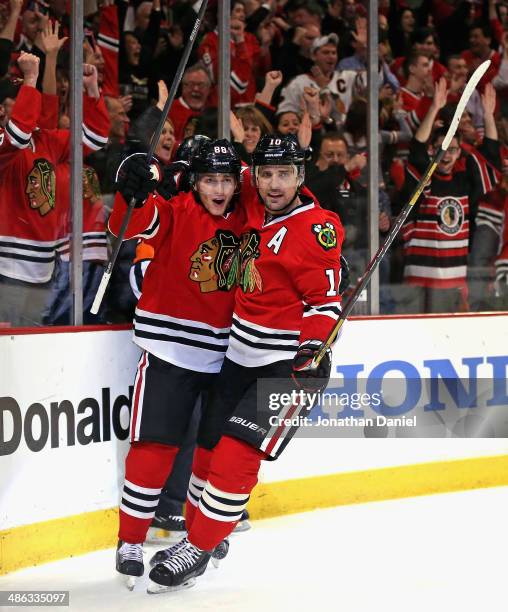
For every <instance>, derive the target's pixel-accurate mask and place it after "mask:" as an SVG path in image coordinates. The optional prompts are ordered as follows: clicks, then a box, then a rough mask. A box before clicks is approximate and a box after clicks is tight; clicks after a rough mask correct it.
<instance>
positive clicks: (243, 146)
mask: <svg viewBox="0 0 508 612" xmlns="http://www.w3.org/2000/svg"><path fill="white" fill-rule="evenodd" d="M83 3H84V13H85V23H84V33H85V37H84V39H85V42H84V46H83V58H84V62H85V76H84V81H85V92H84V94H85V117H84V126H83V144H84V174H83V185H84V197H83V203H82V205H83V218H84V228H83V244H84V250H83V285H84V299H85V303H84V315H85V316H84V318H85V322H86V323H105V322H122V321H129V320H130V319H131V317H132V312H133V308H134V305H135V300H136V296H135V295H134V294H133V293H132V291H131V289H130V286H129V272H130V269H131V265H132V263H133V262H134V261H135V260H136V259H139V253H138V254H136V244H130V243H126V244H125V245H124V246H123V247H122V252H121V258H120V263H119V265H118V266H117V267H116V270H115V275H114V278H113V279H112V283H111V287H110V290H109V292H108V296H107V300H106V302H105V304H104V305H103V307H102V309H101V311H100V313H99V315H98V316H95V315H92V314H91V313H90V311H89V309H90V305H91V301H92V299H93V296H94V294H95V290H96V288H97V284H98V282H99V280H100V276H101V273H102V269H103V267H104V264H105V262H106V259H107V249H108V237H107V232H106V223H107V217H108V214H109V210H110V207H111V203H112V198H113V194H114V190H115V174H116V169H117V167H118V165H119V162H120V161H121V160H122V158H123V157H125V156H126V155H127V154H129V153H131V152H133V151H146V150H147V149H148V147H149V143H150V137H151V135H152V133H153V131H154V128H155V125H156V124H157V121H158V119H159V117H160V114H161V112H162V108H163V106H164V102H165V100H166V99H167V95H168V88H169V87H170V85H171V83H172V80H173V78H174V76H175V72H176V69H177V66H178V63H179V61H180V59H181V57H182V54H183V52H184V46H185V43H186V41H187V40H188V38H189V35H190V32H191V31H192V28H193V27H194V23H195V19H196V16H197V12H198V10H199V7H200V4H201V2H200V1H199V0H198V1H197V2H194V1H193V0H188V1H186V0H153V1H145V0H144V1H139V0H83ZM367 9H368V2H367V1H366V0H363V1H355V0H270V1H268V2H262V1H261V0H232V2H231V30H230V36H231V42H230V45H231V51H230V58H231V74H230V91H231V107H232V114H231V141H232V142H234V144H235V147H236V148H237V150H238V152H239V154H240V156H241V158H242V160H243V161H244V162H245V163H247V164H249V163H250V161H251V154H252V152H253V150H254V148H255V146H256V143H257V142H258V140H259V139H260V137H261V136H262V135H263V134H266V133H281V134H289V133H290V134H294V137H295V138H296V139H298V142H299V143H300V145H301V146H302V147H303V148H305V149H306V150H307V162H306V184H307V186H308V187H309V188H310V189H311V190H312V191H313V192H314V193H315V195H316V196H317V197H318V199H319V201H320V202H321V205H322V206H323V207H325V208H328V209H331V210H334V211H335V212H337V213H338V214H339V216H340V217H341V220H342V222H343V224H344V226H345V230H346V239H345V244H344V254H345V255H346V258H347V259H348V260H349V263H350V268H351V277H352V281H353V283H354V282H356V280H357V279H358V277H359V276H360V275H361V274H362V272H363V270H364V269H365V267H366V265H367V263H368V205H367V187H368V185H367V180H368V179H367V177H368V174H367V169H368V163H369V151H368V148H367V86H368V83H367V39H368V28H369V27H376V28H378V38H379V48H378V50H379V75H378V76H379V79H378V84H379V152H380V165H379V184H380V191H379V217H378V221H379V234H380V240H383V239H384V237H385V236H386V234H387V233H388V232H389V230H390V228H391V226H392V224H393V221H394V219H395V217H396V215H397V213H398V212H399V211H400V209H401V207H402V206H403V205H404V203H405V202H406V201H407V198H408V194H409V193H410V191H411V189H412V188H413V187H414V184H415V181H418V179H419V177H420V176H421V175H422V173H423V170H424V167H425V164H426V163H427V162H428V160H429V155H432V153H433V152H434V151H435V150H436V147H437V146H439V143H440V139H441V141H442V138H443V133H442V131H443V128H446V127H447V126H448V125H449V123H450V120H451V117H452V116H453V113H454V110H455V108H456V104H457V102H458V100H459V98H460V95H461V93H462V91H463V89H464V86H465V84H466V82H467V79H468V77H469V75H470V74H471V73H472V71H474V69H475V68H476V67H477V66H478V65H479V64H480V63H481V62H483V61H484V60H486V59H490V61H491V64H490V67H489V69H488V71H487V73H486V75H485V76H484V78H483V79H482V81H481V82H480V85H479V87H478V90H477V91H476V92H475V93H474V94H473V96H472V98H471V100H470V101H469V103H468V105H467V109H466V111H465V112H464V115H463V117H462V119H461V122H460V125H459V129H458V132H457V137H456V138H455V139H454V140H453V141H452V144H451V146H450V148H449V150H448V152H447V154H446V156H445V157H444V158H443V160H442V162H441V163H440V166H439V167H438V169H437V171H436V173H435V176H434V178H433V180H432V182H431V184H430V185H429V186H428V188H427V189H426V190H425V192H424V194H423V196H422V198H421V200H420V202H419V204H418V205H417V206H415V207H414V210H413V212H412V214H411V216H410V218H409V219H408V222H407V223H406V224H405V226H404V228H403V231H402V232H401V235H400V236H399V237H398V238H397V239H396V241H395V243H394V245H393V246H392V248H391V249H390V251H389V252H388V254H387V256H386V258H385V260H384V261H383V262H382V265H381V269H380V278H381V292H380V298H381V312H382V313H387V314H392V313H412V312H450V311H467V310H472V311H479V310H485V309H498V310H499V309H507V308H508V235H507V231H506V227H507V225H508V223H506V215H507V214H508V159H507V157H508V156H507V152H508V2H505V1H504V0H502V1H497V0H411V1H410V0H379V15H378V23H377V24H368V21H367V12H368V10H367ZM217 12H218V11H217V1H214V0H210V2H209V5H208V8H207V11H206V15H205V21H204V25H203V27H202V29H201V31H200V34H199V37H198V41H197V43H196V45H195V47H194V49H193V51H192V53H191V57H190V61H189V63H188V65H187V69H186V71H185V73H184V76H183V79H182V82H181V86H180V88H179V91H178V94H177V97H176V99H175V102H174V103H173V105H172V108H171V111H170V113H169V117H168V120H167V121H166V124H165V126H164V130H163V133H162V136H161V139H160V140H159V143H158V146H157V150H156V156H157V158H158V160H159V162H160V163H161V164H163V165H167V164H170V163H171V162H172V161H173V159H174V156H175V153H176V150H177V148H178V146H179V144H180V143H181V142H182V140H183V139H184V138H186V137H190V136H195V135H198V134H202V135H206V136H209V137H216V136H217V129H218V128H217V126H218V120H217V117H218V114H217V104H218V94H217V80H218V31H217ZM69 35H70V2H69V1H68V0H29V1H26V0H0V128H1V130H0V207H1V211H2V213H1V215H0V224H2V227H1V228H0V325H41V324H65V323H70V312H71V303H72V302H71V292H70V283H69V263H68V262H69V256H68V253H69V240H70V238H71V236H72V232H71V231H70V210H71V206H70V202H69V198H70V196H69V176H70V175H69V172H70V170H69V137H68V134H69V125H70V119H69V115H70V112H69V71H70V51H69ZM29 88H31V89H29ZM35 89H37V90H38V92H39V93H38V92H37V91H35ZM87 100H88V102H87ZM73 204H74V205H76V203H73Z"/></svg>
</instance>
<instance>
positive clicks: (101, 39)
mask: <svg viewBox="0 0 508 612" xmlns="http://www.w3.org/2000/svg"><path fill="white" fill-rule="evenodd" d="M97 44H98V45H99V47H104V49H109V50H110V51H115V53H118V52H119V50H120V41H119V40H118V38H113V37H112V36H106V34H102V33H101V32H99V34H98V36H97Z"/></svg>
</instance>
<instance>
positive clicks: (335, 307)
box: [303, 302, 341, 321]
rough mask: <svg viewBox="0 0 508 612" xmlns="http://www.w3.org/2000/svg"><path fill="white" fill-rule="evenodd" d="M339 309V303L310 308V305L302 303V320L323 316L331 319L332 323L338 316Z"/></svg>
mask: <svg viewBox="0 0 508 612" xmlns="http://www.w3.org/2000/svg"><path fill="white" fill-rule="evenodd" d="M340 313H341V307H340V302H329V303H328V304H321V305H319V306H312V305H311V304H307V303H305V302H304V303H303V318H305V317H313V316H314V315H325V316H326V317H331V318H332V319H333V320H334V321H335V319H337V318H338V317H339V316H340Z"/></svg>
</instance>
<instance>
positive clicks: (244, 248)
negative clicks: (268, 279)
mask: <svg viewBox="0 0 508 612" xmlns="http://www.w3.org/2000/svg"><path fill="white" fill-rule="evenodd" d="M259 243H260V238H259V234H258V233H257V232H256V231H253V230H251V231H250V232H246V233H245V234H242V235H241V237H240V253H239V256H240V270H239V277H238V284H239V285H240V287H241V288H242V290H243V292H244V293H252V292H253V291H254V289H256V288H257V289H258V291H263V281H262V279H261V275H260V274H259V270H258V269H257V267H256V259H257V258H258V257H259V254H260V253H259Z"/></svg>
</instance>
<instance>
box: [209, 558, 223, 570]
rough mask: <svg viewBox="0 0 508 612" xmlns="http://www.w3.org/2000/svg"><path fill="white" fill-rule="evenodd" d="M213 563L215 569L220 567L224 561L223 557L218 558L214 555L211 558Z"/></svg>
mask: <svg viewBox="0 0 508 612" xmlns="http://www.w3.org/2000/svg"><path fill="white" fill-rule="evenodd" d="M210 560H211V562H212V565H213V566H214V568H215V569H219V565H220V562H221V561H222V559H216V558H215V557H212V558H211V559H210Z"/></svg>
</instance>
